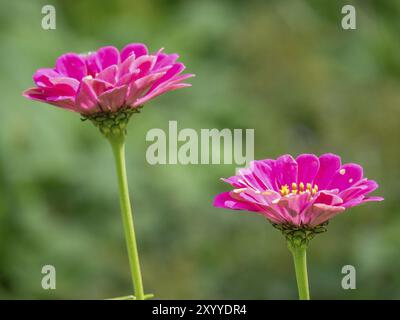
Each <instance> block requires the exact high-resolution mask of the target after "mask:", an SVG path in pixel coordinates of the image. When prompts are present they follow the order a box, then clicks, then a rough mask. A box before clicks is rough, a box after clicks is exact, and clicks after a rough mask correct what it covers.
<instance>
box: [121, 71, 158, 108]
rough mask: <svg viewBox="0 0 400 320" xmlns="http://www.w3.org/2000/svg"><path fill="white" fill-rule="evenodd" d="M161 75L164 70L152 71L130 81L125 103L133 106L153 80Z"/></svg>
mask: <svg viewBox="0 0 400 320" xmlns="http://www.w3.org/2000/svg"><path fill="white" fill-rule="evenodd" d="M163 75H164V72H160V73H152V74H149V75H147V76H145V77H143V78H140V79H138V80H136V81H135V82H133V83H131V84H130V86H129V90H128V95H127V98H126V104H127V105H129V106H134V104H135V101H136V100H137V99H138V98H140V97H141V96H142V95H143V93H144V92H145V91H146V90H147V89H148V88H149V87H150V86H151V85H152V84H153V83H154V81H157V79H159V78H161V77H162V76H163Z"/></svg>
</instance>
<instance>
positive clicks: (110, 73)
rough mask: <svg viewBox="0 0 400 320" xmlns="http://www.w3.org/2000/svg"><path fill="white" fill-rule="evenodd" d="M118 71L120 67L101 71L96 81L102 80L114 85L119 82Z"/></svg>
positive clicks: (113, 66) (110, 67) (114, 66)
mask: <svg viewBox="0 0 400 320" xmlns="http://www.w3.org/2000/svg"><path fill="white" fill-rule="evenodd" d="M117 71H118V67H117V66H116V65H112V66H109V67H107V68H106V69H104V70H103V71H101V72H100V73H99V74H98V75H97V76H96V79H100V80H103V81H106V82H108V83H110V84H112V85H114V84H115V83H116V82H117Z"/></svg>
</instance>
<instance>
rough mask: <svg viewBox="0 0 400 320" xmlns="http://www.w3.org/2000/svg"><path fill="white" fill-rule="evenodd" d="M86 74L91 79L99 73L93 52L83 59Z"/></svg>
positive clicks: (95, 54)
mask: <svg viewBox="0 0 400 320" xmlns="http://www.w3.org/2000/svg"><path fill="white" fill-rule="evenodd" d="M84 59H85V62H86V68H87V71H88V74H89V75H91V76H92V77H93V78H94V77H95V76H96V74H98V73H99V72H100V66H99V63H98V61H97V53H96V52H93V53H90V54H88V55H87V56H85V57H84Z"/></svg>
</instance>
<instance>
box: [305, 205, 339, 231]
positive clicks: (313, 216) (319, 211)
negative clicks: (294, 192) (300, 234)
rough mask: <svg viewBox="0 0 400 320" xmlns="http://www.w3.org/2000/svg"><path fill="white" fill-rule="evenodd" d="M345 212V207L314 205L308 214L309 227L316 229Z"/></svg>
mask: <svg viewBox="0 0 400 320" xmlns="http://www.w3.org/2000/svg"><path fill="white" fill-rule="evenodd" d="M344 210H345V208H344V207H338V206H329V205H326V204H322V203H317V204H314V205H313V206H312V207H311V208H310V209H309V210H308V211H307V213H306V215H308V216H309V220H310V223H309V226H311V227H316V226H318V225H320V224H322V223H324V222H326V221H328V220H329V219H331V218H332V217H334V216H335V215H337V214H338V213H340V212H343V211H344Z"/></svg>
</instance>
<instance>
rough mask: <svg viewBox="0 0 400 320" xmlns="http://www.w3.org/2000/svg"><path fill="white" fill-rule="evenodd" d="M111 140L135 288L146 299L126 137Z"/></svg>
mask: <svg viewBox="0 0 400 320" xmlns="http://www.w3.org/2000/svg"><path fill="white" fill-rule="evenodd" d="M108 140H109V141H110V144H111V147H112V150H113V153H114V159H115V167H116V171H117V176H118V188H119V200H120V206H121V213H122V222H123V225H124V232H125V240H126V246H127V249H128V257H129V265H130V271H131V276H132V281H133V288H134V292H135V297H136V299H137V300H144V299H145V294H144V291H143V281H142V275H141V271H140V263H139V254H138V249H137V245H136V236H135V229H134V224H133V216H132V209H131V203H130V200H129V191H128V180H127V175H126V166H125V138H124V135H122V134H121V135H117V136H112V137H108Z"/></svg>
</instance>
